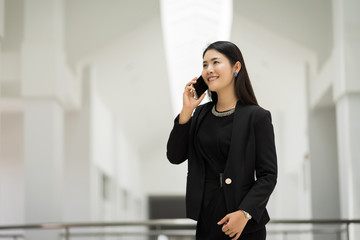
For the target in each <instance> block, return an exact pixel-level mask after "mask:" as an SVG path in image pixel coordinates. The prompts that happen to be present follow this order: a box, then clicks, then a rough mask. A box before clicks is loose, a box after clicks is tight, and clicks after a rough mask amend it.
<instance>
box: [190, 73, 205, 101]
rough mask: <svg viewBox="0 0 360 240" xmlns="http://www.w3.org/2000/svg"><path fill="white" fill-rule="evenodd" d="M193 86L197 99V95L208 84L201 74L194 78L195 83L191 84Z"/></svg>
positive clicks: (199, 94) (200, 93) (203, 90)
mask: <svg viewBox="0 0 360 240" xmlns="http://www.w3.org/2000/svg"><path fill="white" fill-rule="evenodd" d="M193 87H194V88H195V92H194V98H195V99H199V97H200V96H201V95H202V94H203V93H204V92H205V91H206V90H207V89H208V86H207V85H206V83H205V81H204V79H203V77H202V76H201V75H200V77H198V79H197V80H196V83H194V84H193Z"/></svg>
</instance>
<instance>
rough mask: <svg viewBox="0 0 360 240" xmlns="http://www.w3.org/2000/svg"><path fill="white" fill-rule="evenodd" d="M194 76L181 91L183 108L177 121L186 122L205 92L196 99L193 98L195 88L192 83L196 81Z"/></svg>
mask: <svg viewBox="0 0 360 240" xmlns="http://www.w3.org/2000/svg"><path fill="white" fill-rule="evenodd" d="M196 79H197V78H196V77H195V78H194V79H193V80H191V81H190V82H188V83H187V84H186V86H185V90H184V93H183V108H182V110H181V113H180V117H179V123H180V124H184V123H187V122H188V121H189V120H190V118H191V114H192V112H193V111H194V109H195V108H196V107H197V106H198V105H199V104H200V103H201V101H202V100H203V99H204V97H205V95H206V93H203V94H202V95H201V96H200V97H199V98H198V99H195V98H194V92H195V88H194V87H193V86H192V84H194V83H196Z"/></svg>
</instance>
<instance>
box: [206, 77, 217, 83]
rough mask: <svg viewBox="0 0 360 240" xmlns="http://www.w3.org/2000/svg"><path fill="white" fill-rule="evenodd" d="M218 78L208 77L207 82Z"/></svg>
mask: <svg viewBox="0 0 360 240" xmlns="http://www.w3.org/2000/svg"><path fill="white" fill-rule="evenodd" d="M217 78H218V77H209V78H208V81H209V82H211V81H214V80H215V79H217Z"/></svg>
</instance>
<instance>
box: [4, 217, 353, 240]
mask: <svg viewBox="0 0 360 240" xmlns="http://www.w3.org/2000/svg"><path fill="white" fill-rule="evenodd" d="M195 227H196V222H195V221H192V220H190V219H162V220H148V221H127V222H85V223H45V224H28V225H9V226H0V239H27V237H28V236H29V235H31V237H28V238H29V239H37V240H42V239H44V240H50V239H64V240H70V239H73V240H75V239H76V240H80V239H97V240H100V239H104V240H107V239H109V240H110V239H117V240H121V239H127V240H129V239H130V240H131V239H134V240H135V239H136V240H142V239H144V240H194V239H195V238H194V236H195ZM355 227H357V228H359V227H360V219H355V220H341V219H319V220H314V219H313V220H290V219H287V220H271V221H270V223H269V224H268V225H267V232H268V237H267V239H269V240H272V239H274V240H277V239H279V240H280V239H281V240H295V239H334V240H335V239H336V240H337V239H338V240H349V239H350V235H351V234H350V232H351V228H355ZM45 232H46V234H45ZM355 235H356V234H355ZM34 236H35V237H34ZM36 236H38V237H36ZM49 236H50V237H49ZM51 236H52V237H51ZM357 237H358V236H357ZM359 239H360V238H359Z"/></svg>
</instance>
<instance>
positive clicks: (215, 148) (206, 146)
mask: <svg viewBox="0 0 360 240" xmlns="http://www.w3.org/2000/svg"><path fill="white" fill-rule="evenodd" d="M233 120H234V114H231V115H229V116H226V117H217V116H214V115H213V114H212V113H211V111H209V112H208V113H207V114H206V116H205V118H204V120H203V121H202V123H201V124H200V127H199V131H198V134H197V136H196V140H195V144H196V145H197V150H198V151H199V155H200V156H201V158H202V159H203V161H204V163H205V191H204V198H203V208H206V207H207V205H208V204H209V202H210V200H211V199H212V197H213V195H214V194H215V192H216V191H217V190H218V189H219V187H220V175H219V174H220V173H223V172H224V169H225V165H226V160H227V157H228V153H229V149H230V142H231V133H232V125H233Z"/></svg>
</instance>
